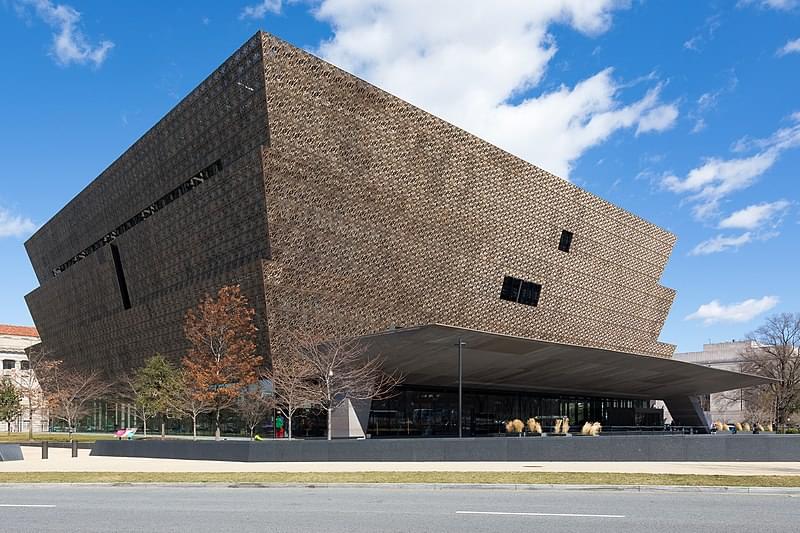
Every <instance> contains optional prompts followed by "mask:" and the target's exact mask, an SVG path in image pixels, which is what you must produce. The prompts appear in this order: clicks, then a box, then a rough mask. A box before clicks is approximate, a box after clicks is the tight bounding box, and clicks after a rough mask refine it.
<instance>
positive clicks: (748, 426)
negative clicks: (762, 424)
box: [742, 422, 752, 432]
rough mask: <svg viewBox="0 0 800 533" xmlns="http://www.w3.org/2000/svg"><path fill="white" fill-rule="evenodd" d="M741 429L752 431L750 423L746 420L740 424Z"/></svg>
mask: <svg viewBox="0 0 800 533" xmlns="http://www.w3.org/2000/svg"><path fill="white" fill-rule="evenodd" d="M742 431H747V432H749V431H752V428H751V427H750V424H749V423H748V422H745V423H744V424H742Z"/></svg>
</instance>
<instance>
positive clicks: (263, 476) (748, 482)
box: [0, 472, 800, 487]
mask: <svg viewBox="0 0 800 533" xmlns="http://www.w3.org/2000/svg"><path fill="white" fill-rule="evenodd" d="M0 483H298V484H313V483H483V484H496V483H507V484H574V485H685V486H717V487H719V486H734V487H736V486H740V487H800V476H711V475H683V474H616V473H600V474H598V473H584V472H564V473H557V472H553V473H548V472H538V473H537V472H291V473H290V472H285V473H282V472H269V473H266V472H263V473H262V472H234V473H223V472H212V473H201V472H4V473H3V474H2V476H0Z"/></svg>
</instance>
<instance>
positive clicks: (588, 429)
mask: <svg viewBox="0 0 800 533" xmlns="http://www.w3.org/2000/svg"><path fill="white" fill-rule="evenodd" d="M591 434H592V423H591V422H586V423H584V424H583V427H582V428H581V435H591Z"/></svg>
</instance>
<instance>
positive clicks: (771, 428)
mask: <svg viewBox="0 0 800 533" xmlns="http://www.w3.org/2000/svg"><path fill="white" fill-rule="evenodd" d="M767 431H774V428H773V427H772V422H770V423H769V424H767Z"/></svg>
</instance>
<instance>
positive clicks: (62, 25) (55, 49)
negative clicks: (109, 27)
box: [22, 0, 114, 67]
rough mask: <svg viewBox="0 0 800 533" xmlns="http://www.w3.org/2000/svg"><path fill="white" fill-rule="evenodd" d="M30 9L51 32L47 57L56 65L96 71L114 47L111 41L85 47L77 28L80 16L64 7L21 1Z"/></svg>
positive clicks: (86, 42) (47, 1) (37, 0)
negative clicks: (75, 66)
mask: <svg viewBox="0 0 800 533" xmlns="http://www.w3.org/2000/svg"><path fill="white" fill-rule="evenodd" d="M22 2H23V4H25V5H30V6H32V7H33V9H34V11H35V13H36V15H37V16H38V17H39V18H40V19H42V21H44V22H45V23H46V24H48V25H49V26H50V27H51V28H53V29H54V30H55V32H54V33H53V46H52V49H51V52H50V53H51V54H52V55H53V57H54V58H55V60H56V62H57V63H58V64H59V65H62V66H67V65H70V64H71V63H76V64H78V65H86V64H91V65H94V66H95V67H99V66H100V65H102V64H103V61H105V60H106V57H107V56H108V53H109V51H111V49H112V48H113V47H114V43H112V42H111V41H105V40H104V41H100V43H98V44H97V45H92V44H90V43H89V40H88V38H87V37H86V35H84V34H83V32H82V31H81V29H80V28H79V26H78V23H79V22H80V20H81V14H80V13H79V12H78V11H77V10H75V8H73V7H72V6H69V5H67V4H54V3H53V2H51V1H50V0H22Z"/></svg>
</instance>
